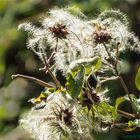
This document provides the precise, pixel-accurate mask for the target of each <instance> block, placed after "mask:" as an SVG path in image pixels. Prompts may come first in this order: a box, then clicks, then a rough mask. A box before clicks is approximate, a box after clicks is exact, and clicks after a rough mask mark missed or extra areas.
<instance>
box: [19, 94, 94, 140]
mask: <svg viewBox="0 0 140 140" xmlns="http://www.w3.org/2000/svg"><path fill="white" fill-rule="evenodd" d="M79 111H80V108H79V105H78V104H77V103H75V102H74V101H73V100H72V99H71V97H70V96H69V95H68V94H66V95H64V94H62V93H57V94H55V93H54V94H51V95H49V96H48V98H47V101H46V106H45V107H44V108H41V109H39V110H35V109H33V110H32V111H31V112H30V114H29V115H28V117H27V118H25V119H22V120H21V121H20V122H21V124H22V126H23V127H24V128H25V129H26V130H27V131H28V132H29V133H31V135H32V136H33V137H34V138H36V139H38V140H43V139H47V140H52V139H53V140H59V139H64V138H68V139H72V140H73V139H78V140H80V139H83V140H84V139H87V138H89V139H93V138H92V137H91V135H90V128H91V127H90V122H89V120H88V119H87V118H86V117H85V116H84V114H83V113H82V112H79ZM86 119H87V120H86ZM87 126H89V127H87Z"/></svg>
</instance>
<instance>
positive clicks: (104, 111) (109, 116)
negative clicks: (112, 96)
mask: <svg viewBox="0 0 140 140" xmlns="http://www.w3.org/2000/svg"><path fill="white" fill-rule="evenodd" d="M94 108H95V110H96V111H95V117H97V118H101V119H102V120H105V121H107V122H110V123H111V122H112V121H114V120H115V119H116V117H117V111H116V108H115V107H114V106H111V105H110V104H109V103H107V102H102V103H100V104H99V105H94Z"/></svg>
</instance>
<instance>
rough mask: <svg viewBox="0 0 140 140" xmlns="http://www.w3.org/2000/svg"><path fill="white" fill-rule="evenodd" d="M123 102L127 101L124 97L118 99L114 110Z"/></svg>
mask: <svg viewBox="0 0 140 140" xmlns="http://www.w3.org/2000/svg"><path fill="white" fill-rule="evenodd" d="M125 101H128V98H127V97H126V96H123V97H118V98H117V100H116V104H115V107H116V109H117V108H118V107H119V105H120V104H122V103H123V102H125Z"/></svg>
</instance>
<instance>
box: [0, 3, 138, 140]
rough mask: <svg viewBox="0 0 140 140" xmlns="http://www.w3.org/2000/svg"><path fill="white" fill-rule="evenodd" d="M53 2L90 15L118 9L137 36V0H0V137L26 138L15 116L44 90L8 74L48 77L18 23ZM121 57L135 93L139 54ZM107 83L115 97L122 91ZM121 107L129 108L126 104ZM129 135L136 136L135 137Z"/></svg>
mask: <svg viewBox="0 0 140 140" xmlns="http://www.w3.org/2000/svg"><path fill="white" fill-rule="evenodd" d="M56 6H57V7H64V6H76V7H78V8H80V9H81V11H82V12H83V13H85V14H86V15H87V16H88V17H90V18H93V17H96V15H98V14H99V13H100V12H101V11H104V10H107V9H120V10H121V11H122V12H124V13H125V14H126V15H127V16H128V18H129V21H130V29H131V30H132V31H134V32H135V33H136V35H137V36H138V37H139V38H140V0H0V140H9V139H11V140H29V137H28V135H27V134H26V133H25V132H24V131H22V129H20V128H19V127H18V124H19V122H18V120H19V119H20V118H22V117H23V116H24V115H25V114H26V112H27V111H28V110H29V109H30V108H31V104H30V103H28V102H27V101H28V99H30V98H32V97H34V96H37V95H39V93H40V92H41V90H43V88H42V87H40V86H38V85H36V84H34V83H31V82H28V81H26V80H23V79H16V80H13V81H12V79H11V75H12V74H16V73H21V74H26V75H30V76H34V77H36V78H39V79H42V80H45V81H46V80H47V81H48V80H49V79H50V77H48V76H46V77H45V76H44V73H43V72H39V71H38V69H39V68H40V67H41V66H42V64H41V62H40V61H39V60H38V58H37V57H36V56H35V55H34V54H33V53H32V52H30V51H29V50H27V49H26V41H27V37H28V35H27V33H25V32H23V31H18V30H17V27H18V25H19V24H20V23H22V22H24V21H30V22H34V23H36V22H37V21H38V20H40V19H41V17H43V16H44V15H45V14H46V12H47V11H48V10H49V9H50V8H52V7H56ZM121 57H122V59H124V61H125V62H126V63H125V64H124V65H123V67H124V69H123V77H124V79H125V81H127V82H126V83H127V85H128V87H129V90H130V92H131V93H135V94H136V96H137V97H138V96H139V92H138V91H137V89H136V87H135V84H134V78H135V74H136V72H137V69H138V67H139V66H140V55H139V54H137V53H135V52H127V51H126V52H125V54H122V56H121ZM58 78H59V77H58ZM59 79H60V78H59ZM109 86H111V87H113V88H111V89H110V94H111V95H109V96H111V97H112V98H113V99H115V98H116V97H118V96H120V95H121V93H122V89H121V87H120V85H119V83H117V84H116V82H114V83H111V85H109ZM112 101H113V102H114V100H112ZM124 108H125V109H126V110H127V109H128V110H129V108H127V107H126V106H124ZM139 132H140V130H136V131H134V132H131V133H129V134H132V135H137V134H138V133H139ZM127 134H128V132H122V131H120V130H116V129H113V130H111V132H110V133H107V134H102V135H99V134H95V137H96V139H97V140H102V139H104V140H122V139H128V137H127ZM129 139H130V138H129ZM132 139H133V140H135V138H134V137H133V138H131V140H132ZM136 140H137V139H136Z"/></svg>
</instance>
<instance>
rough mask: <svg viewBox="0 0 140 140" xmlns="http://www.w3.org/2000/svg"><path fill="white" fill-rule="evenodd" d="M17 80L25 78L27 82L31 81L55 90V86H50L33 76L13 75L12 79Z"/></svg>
mask: <svg viewBox="0 0 140 140" xmlns="http://www.w3.org/2000/svg"><path fill="white" fill-rule="evenodd" d="M15 78H24V79H27V80H30V81H33V82H35V83H37V84H39V85H41V86H43V87H48V88H54V86H53V85H51V84H48V83H46V82H44V81H42V80H40V79H37V78H35V77H31V76H26V75H22V74H15V75H12V79H15Z"/></svg>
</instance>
